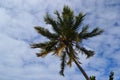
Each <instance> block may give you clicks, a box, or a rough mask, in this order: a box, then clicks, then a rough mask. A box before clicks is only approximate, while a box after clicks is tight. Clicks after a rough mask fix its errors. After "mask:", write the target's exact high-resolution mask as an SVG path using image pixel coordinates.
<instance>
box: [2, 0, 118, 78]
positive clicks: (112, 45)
mask: <svg viewBox="0 0 120 80" xmlns="http://www.w3.org/2000/svg"><path fill="white" fill-rule="evenodd" d="M65 4H66V5H69V6H70V7H71V8H72V9H73V10H74V11H75V14H78V12H81V11H82V12H84V13H86V14H87V15H86V18H85V21H84V23H83V24H89V25H90V29H92V28H95V27H96V26H99V27H100V28H102V29H104V30H105V32H104V33H103V34H102V35H100V36H97V37H94V38H92V39H89V40H85V41H84V42H83V43H84V45H85V46H87V47H88V48H91V49H93V50H95V51H96V54H95V56H93V57H92V58H90V59H86V58H85V56H84V55H80V60H81V62H82V63H83V64H82V67H83V68H84V69H85V71H86V72H87V74H88V75H89V76H90V75H95V76H96V77H97V80H108V75H109V73H110V71H114V72H115V80H120V62H119V61H120V0H0V55H1V56H0V80H80V79H81V80H85V79H84V77H83V76H82V74H81V72H79V70H78V69H77V68H76V66H75V65H73V67H71V68H69V67H66V70H65V77H61V76H60V75H59V74H58V72H59V69H60V66H59V65H60V64H59V63H60V61H59V60H60V59H59V58H56V57H55V56H51V55H48V56H47V57H46V58H44V59H42V58H37V57H36V55H35V53H36V52H38V51H39V50H38V49H31V48H30V46H29V44H31V43H33V42H43V41H45V38H44V37H41V36H40V35H39V34H38V33H37V32H36V31H35V30H34V26H36V25H39V26H43V27H45V28H48V29H50V30H51V27H50V26H49V25H46V24H45V22H44V20H43V16H45V13H46V12H49V13H50V14H51V15H53V12H54V10H59V11H60V12H61V10H62V8H63V6H64V5H65Z"/></svg>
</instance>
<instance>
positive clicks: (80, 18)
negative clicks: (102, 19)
mask: <svg viewBox="0 0 120 80" xmlns="http://www.w3.org/2000/svg"><path fill="white" fill-rule="evenodd" d="M84 17H85V14H83V13H79V15H78V16H76V17H75V23H74V27H73V30H76V29H78V28H79V27H80V24H81V23H82V21H83V19H84Z"/></svg>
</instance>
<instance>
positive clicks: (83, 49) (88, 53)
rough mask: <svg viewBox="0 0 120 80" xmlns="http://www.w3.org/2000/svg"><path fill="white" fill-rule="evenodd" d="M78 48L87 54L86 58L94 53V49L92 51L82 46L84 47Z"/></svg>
mask: <svg viewBox="0 0 120 80" xmlns="http://www.w3.org/2000/svg"><path fill="white" fill-rule="evenodd" d="M80 50H81V51H82V52H83V53H84V54H85V55H87V58H89V57H92V56H93V55H94V54H95V53H94V51H92V50H87V49H86V48H84V47H80Z"/></svg>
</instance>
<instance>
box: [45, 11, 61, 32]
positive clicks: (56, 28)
mask: <svg viewBox="0 0 120 80" xmlns="http://www.w3.org/2000/svg"><path fill="white" fill-rule="evenodd" d="M56 14H57V16H58V17H59V18H60V16H59V14H58V13H56ZM44 20H45V22H46V23H47V24H50V25H52V28H53V30H54V31H55V32H56V33H58V34H61V29H60V26H58V25H60V23H61V22H60V23H58V21H56V20H54V19H53V18H52V17H51V16H50V15H49V14H48V13H47V14H46V16H45V17H44Z"/></svg>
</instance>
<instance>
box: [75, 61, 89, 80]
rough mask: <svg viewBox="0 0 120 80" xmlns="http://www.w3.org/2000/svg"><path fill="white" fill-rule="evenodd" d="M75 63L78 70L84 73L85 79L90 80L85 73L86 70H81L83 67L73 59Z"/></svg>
mask: <svg viewBox="0 0 120 80" xmlns="http://www.w3.org/2000/svg"><path fill="white" fill-rule="evenodd" d="M74 62H75V64H76V65H77V67H78V68H79V70H80V71H81V72H82V74H83V75H84V77H85V78H86V80H90V78H89V77H88V75H87V74H86V72H85V71H84V70H83V68H82V67H81V66H80V64H79V63H78V62H77V61H76V60H75V59H74Z"/></svg>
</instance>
